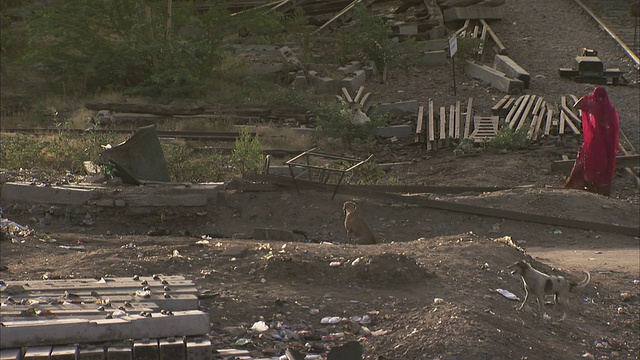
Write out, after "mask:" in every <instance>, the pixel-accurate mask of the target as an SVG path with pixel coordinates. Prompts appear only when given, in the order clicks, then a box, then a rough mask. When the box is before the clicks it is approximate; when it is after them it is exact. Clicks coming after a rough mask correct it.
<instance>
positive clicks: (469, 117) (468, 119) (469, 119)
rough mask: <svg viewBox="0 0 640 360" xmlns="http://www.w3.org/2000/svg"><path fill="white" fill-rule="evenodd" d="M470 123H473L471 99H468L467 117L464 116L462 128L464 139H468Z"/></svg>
mask: <svg viewBox="0 0 640 360" xmlns="http://www.w3.org/2000/svg"><path fill="white" fill-rule="evenodd" d="M472 121H473V98H469V102H468V103H467V115H466V119H465V126H464V138H465V139H468V138H469V134H470V133H471V127H472Z"/></svg>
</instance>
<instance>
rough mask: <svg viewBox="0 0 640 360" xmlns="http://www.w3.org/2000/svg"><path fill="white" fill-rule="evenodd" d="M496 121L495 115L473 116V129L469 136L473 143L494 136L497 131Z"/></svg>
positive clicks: (497, 119)
mask: <svg viewBox="0 0 640 360" xmlns="http://www.w3.org/2000/svg"><path fill="white" fill-rule="evenodd" d="M498 121H499V118H498V117H497V116H474V117H473V123H474V130H473V132H472V133H471V135H470V136H469V137H470V138H473V142H475V143H481V142H483V141H485V140H487V139H491V138H493V137H495V136H496V134H497V133H498Z"/></svg>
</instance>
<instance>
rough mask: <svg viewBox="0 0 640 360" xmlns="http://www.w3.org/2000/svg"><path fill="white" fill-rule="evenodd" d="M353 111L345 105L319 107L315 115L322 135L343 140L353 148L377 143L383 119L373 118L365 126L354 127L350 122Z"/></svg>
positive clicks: (334, 104)
mask: <svg viewBox="0 0 640 360" xmlns="http://www.w3.org/2000/svg"><path fill="white" fill-rule="evenodd" d="M351 111H352V109H351V108H349V107H348V106H346V105H343V104H337V103H330V104H322V105H319V106H318V107H317V108H316V110H315V114H316V117H317V126H318V130H319V131H320V133H321V134H323V135H325V136H327V137H331V138H336V139H341V140H342V141H343V142H344V143H346V144H350V145H351V146H352V147H362V146H366V145H367V144H371V143H374V142H375V139H376V129H377V128H378V126H379V125H380V123H381V121H382V118H372V119H371V122H368V123H366V124H363V125H353V124H352V123H351V121H350V120H349V116H350V113H351Z"/></svg>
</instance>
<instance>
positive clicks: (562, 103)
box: [560, 96, 582, 135]
mask: <svg viewBox="0 0 640 360" xmlns="http://www.w3.org/2000/svg"><path fill="white" fill-rule="evenodd" d="M560 107H561V108H562V110H564V112H565V113H566V116H567V119H568V121H570V122H572V124H573V125H575V128H576V130H577V132H576V131H574V133H575V134H578V135H579V134H580V130H579V129H578V126H579V127H580V128H582V119H580V118H579V117H578V116H577V115H576V114H575V113H574V112H573V110H572V107H570V106H569V105H568V104H567V99H566V97H564V96H563V97H562V98H561V100H560ZM572 130H573V129H572Z"/></svg>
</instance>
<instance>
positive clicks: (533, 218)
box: [270, 176, 640, 236]
mask: <svg viewBox="0 0 640 360" xmlns="http://www.w3.org/2000/svg"><path fill="white" fill-rule="evenodd" d="M270 178H271V179H272V181H276V182H278V183H279V184H280V185H289V184H290V181H291V180H288V179H287V178H286V177H283V176H279V177H274V176H271V177H270ZM276 178H277V179H276ZM280 178H281V179H280ZM301 185H304V186H305V187H306V188H309V189H312V190H325V191H326V190H329V189H330V188H329V187H327V186H324V187H323V186H319V185H318V184H314V183H311V182H309V183H306V184H301ZM341 193H342V194H345V195H351V196H361V197H367V198H373V199H378V200H384V201H391V202H394V203H406V204H413V205H418V206H422V207H427V208H432V209H439V210H445V211H453V212H459V213H465V214H473V215H481V216H489V217H495V218H501V219H508V220H517V221H524V222H531V223H538V224H545V225H554V226H563V227H569V228H575V229H583V230H591V231H602V232H610V233H616V234H623V235H630V236H640V228H638V227H630V226H621V225H614V224H605V223H597V222H590V221H584V220H576V219H563V218H560V217H557V216H549V215H540V214H532V213H523V212H519V211H513V210H504V209H495V208H490V207H483V206H477V205H469V204H460V203H454V202H448V201H443V200H433V199H426V198H422V197H416V196H405V195H398V194H391V193H385V192H378V191H370V190H360V189H354V188H349V189H346V188H342V191H341ZM334 195H335V194H334Z"/></svg>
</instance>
